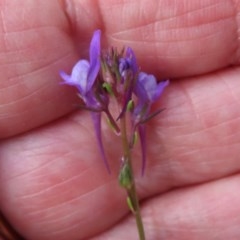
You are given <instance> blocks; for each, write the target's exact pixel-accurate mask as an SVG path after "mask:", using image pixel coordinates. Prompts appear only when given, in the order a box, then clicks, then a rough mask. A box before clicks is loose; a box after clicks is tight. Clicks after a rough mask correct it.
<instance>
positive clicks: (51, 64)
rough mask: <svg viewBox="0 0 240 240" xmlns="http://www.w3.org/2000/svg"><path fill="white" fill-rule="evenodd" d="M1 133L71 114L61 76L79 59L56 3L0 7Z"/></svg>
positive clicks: (69, 97)
mask: <svg viewBox="0 0 240 240" xmlns="http://www.w3.org/2000/svg"><path fill="white" fill-rule="evenodd" d="M1 2H2V3H0V5H1V16H2V18H1V20H0V21H1V24H0V51H1V57H0V74H1V78H0V121H1V126H0V132H1V134H0V135H1V136H0V138H3V137H8V136H11V135H14V134H17V133H20V132H23V131H26V130H29V129H31V128H33V127H36V126H39V125H41V124H44V123H46V122H49V121H51V120H53V119H56V118H59V117H60V116H62V115H64V114H66V113H68V112H70V111H72V110H73V109H74V105H73V102H75V103H76V102H77V98H76V94H75V92H74V91H72V89H71V90H70V88H66V87H63V86H62V85H60V84H59V83H60V82H61V80H60V78H59V71H60V70H61V69H63V68H66V69H67V68H68V67H69V68H70V67H71V66H72V65H73V64H74V62H76V61H77V59H78V56H77V55H78V54H77V51H76V49H75V47H74V44H73V41H72V39H71V37H70V32H69V28H68V26H69V25H68V23H67V18H66V16H65V14H64V12H63V10H62V7H61V5H60V4H59V2H60V1H51V2H43V1H24V2H19V1H10V2H9V1H8V2H6V1H1Z"/></svg>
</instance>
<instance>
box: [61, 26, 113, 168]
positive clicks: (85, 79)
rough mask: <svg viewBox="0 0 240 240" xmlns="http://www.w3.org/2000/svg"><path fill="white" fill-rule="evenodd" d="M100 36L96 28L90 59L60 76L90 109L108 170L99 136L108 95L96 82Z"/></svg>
mask: <svg viewBox="0 0 240 240" xmlns="http://www.w3.org/2000/svg"><path fill="white" fill-rule="evenodd" d="M100 36H101V31H100V30H97V31H95V32H94V34H93V38H92V40H91V44H90V51H89V52H90V54H89V55H90V61H89V62H88V61H87V60H80V61H79V62H77V64H76V65H75V66H74V67H73V70H72V73H71V75H70V76H69V75H67V74H66V73H65V72H63V71H61V72H60V76H61V77H62V78H63V80H64V81H65V82H64V83H65V84H68V85H72V86H75V87H77V89H78V91H79V96H80V98H81V99H82V100H83V102H84V103H85V104H86V106H85V108H86V109H89V110H91V111H92V113H91V116H92V120H93V124H94V128H95V133H96V138H97V141H98V146H99V149H100V152H101V155H102V158H103V160H104V163H105V166H106V168H107V170H108V171H109V172H110V168H109V165H108V161H107V158H106V155H105V151H104V148H103V143H102V136H101V113H100V112H101V111H105V112H106V113H107V114H109V112H108V96H107V95H106V94H105V93H104V91H103V89H102V88H101V86H99V84H98V83H96V80H97V78H98V74H99V70H100Z"/></svg>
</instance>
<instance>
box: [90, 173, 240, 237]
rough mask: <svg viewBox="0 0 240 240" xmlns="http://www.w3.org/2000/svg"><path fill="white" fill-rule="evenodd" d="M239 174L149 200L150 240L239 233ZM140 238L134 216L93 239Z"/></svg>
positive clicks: (147, 224) (144, 210) (145, 209)
mask: <svg viewBox="0 0 240 240" xmlns="http://www.w3.org/2000/svg"><path fill="white" fill-rule="evenodd" d="M239 183H240V177H239V175H236V176H232V177H229V178H226V179H221V180H219V181H214V182H210V183H207V184H203V185H199V186H192V187H188V188H185V189H184V188H183V189H177V190H173V191H171V192H169V193H166V194H164V195H162V196H157V197H155V198H153V199H151V200H148V201H146V202H145V203H144V204H143V206H142V216H143V222H144V226H145V231H146V239H149V240H158V239H159V240H160V239H161V240H168V239H178V240H192V239H195V240H201V239H208V240H213V239H214V240H224V239H238V238H239V237H240V230H239V224H240V217H239V214H240V207H239V204H238V203H239V201H240V194H239V191H238V188H239ZM125 238H128V239H138V236H137V230H136V226H135V222H134V219H133V217H132V216H130V217H128V218H127V220H126V219H124V220H123V221H122V222H121V224H119V225H117V226H116V227H114V228H113V229H111V230H109V231H108V232H107V233H104V234H102V235H100V236H97V237H93V238H91V240H103V239H104V240H108V239H109V240H110V239H114V240H120V239H125Z"/></svg>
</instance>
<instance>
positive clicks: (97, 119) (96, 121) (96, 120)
mask: <svg viewBox="0 0 240 240" xmlns="http://www.w3.org/2000/svg"><path fill="white" fill-rule="evenodd" d="M91 116H92V120H93V125H94V128H95V133H96V138H97V143H98V148H99V151H100V153H101V156H102V159H103V161H104V164H105V166H106V168H107V171H108V172H109V173H111V171H110V167H109V165H108V161H107V158H106V155H105V151H104V148H103V142H102V132H101V113H96V112H91Z"/></svg>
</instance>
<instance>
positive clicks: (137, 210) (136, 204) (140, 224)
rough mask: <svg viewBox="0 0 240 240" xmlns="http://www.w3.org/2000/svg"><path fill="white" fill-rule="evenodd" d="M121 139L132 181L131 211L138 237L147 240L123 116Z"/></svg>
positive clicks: (125, 162)
mask: <svg viewBox="0 0 240 240" xmlns="http://www.w3.org/2000/svg"><path fill="white" fill-rule="evenodd" d="M120 121H121V137H122V146H123V151H124V163H123V164H124V165H125V166H127V169H128V172H129V175H130V176H129V179H130V184H129V185H128V187H126V189H127V193H128V198H129V200H130V202H131V208H132V209H131V210H133V211H134V212H133V213H134V215H135V219H136V224H137V228H138V235H139V240H145V233H144V227H143V222H142V217H141V213H140V206H139V200H138V196H137V191H136V184H135V180H134V173H133V168H132V161H131V149H130V146H129V141H128V136H127V128H126V118H125V116H123V117H122V118H121V120H120Z"/></svg>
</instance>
